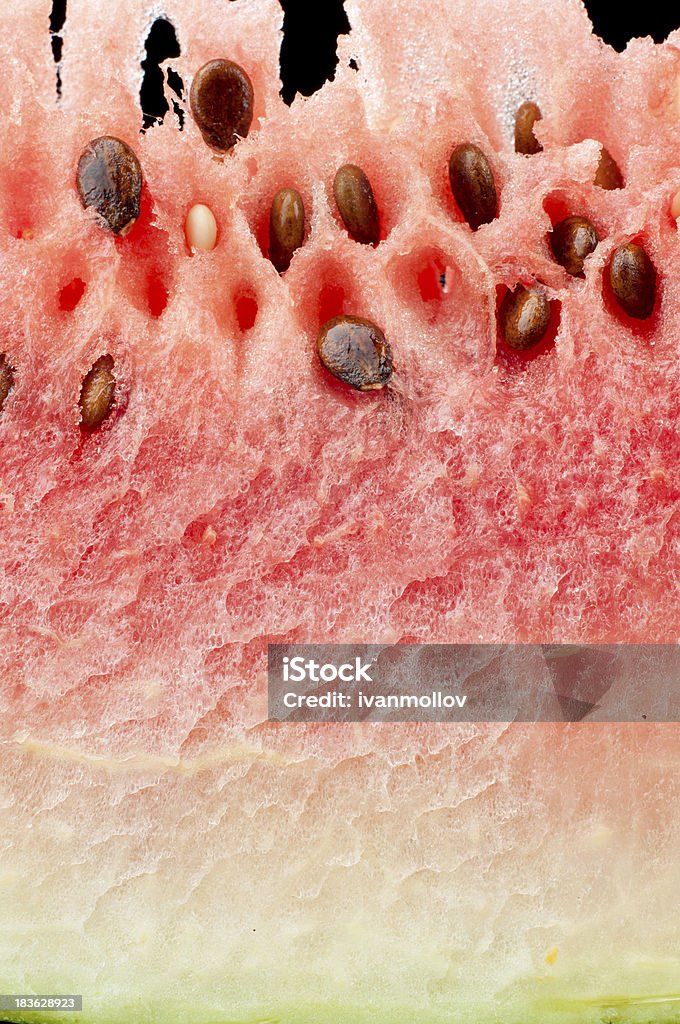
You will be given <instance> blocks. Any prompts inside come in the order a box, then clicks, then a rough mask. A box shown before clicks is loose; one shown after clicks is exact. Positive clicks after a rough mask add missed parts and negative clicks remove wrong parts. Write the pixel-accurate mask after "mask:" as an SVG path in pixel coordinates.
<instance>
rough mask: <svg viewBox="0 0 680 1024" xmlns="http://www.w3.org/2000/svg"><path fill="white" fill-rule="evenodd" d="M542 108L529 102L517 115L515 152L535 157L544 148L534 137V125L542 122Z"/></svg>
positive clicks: (523, 105) (524, 104)
mask: <svg viewBox="0 0 680 1024" xmlns="http://www.w3.org/2000/svg"><path fill="white" fill-rule="evenodd" d="M542 116H543V115H542V114H541V111H540V108H539V107H538V106H537V105H536V104H535V103H532V102H531V101H530V100H528V101H527V102H526V103H523V104H522V106H521V107H520V108H519V109H518V111H517V113H516V114H515V152H516V153H524V154H526V155H527V156H533V154H534V153H540V152H542V150H543V146H542V145H541V143H540V142H539V141H538V139H537V138H536V136H535V135H534V124H535V123H536V121H540V120H541V117H542Z"/></svg>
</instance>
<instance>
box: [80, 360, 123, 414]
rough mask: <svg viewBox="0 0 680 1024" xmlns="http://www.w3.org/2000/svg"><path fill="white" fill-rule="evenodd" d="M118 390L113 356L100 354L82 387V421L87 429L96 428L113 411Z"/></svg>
mask: <svg viewBox="0 0 680 1024" xmlns="http://www.w3.org/2000/svg"><path fill="white" fill-rule="evenodd" d="M115 392H116V378H115V377H114V375H113V359H112V358H111V356H109V355H106V356H100V357H99V359H98V360H97V361H96V363H94V365H93V366H92V369H91V370H90V371H89V373H87V374H86V376H85V379H84V380H83V385H82V388H81V389H80V401H79V405H80V413H81V416H80V422H81V425H82V426H83V427H84V428H85V429H86V430H95V429H96V427H98V426H99V425H100V424H101V423H103V422H104V420H105V419H106V418H107V416H109V414H110V413H111V409H112V408H113V400H114V397H115Z"/></svg>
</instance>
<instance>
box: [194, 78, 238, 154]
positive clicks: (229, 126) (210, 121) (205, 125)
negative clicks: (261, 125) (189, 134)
mask: <svg viewBox="0 0 680 1024" xmlns="http://www.w3.org/2000/svg"><path fill="white" fill-rule="evenodd" d="M189 104H190V106H191V113H192V116H193V118H194V121H195V122H196V124H197V125H198V128H199V131H200V133H201V135H202V136H203V141H204V142H205V143H206V145H208V146H210V148H211V149H214V150H216V151H217V152H218V153H227V152H228V151H229V150H230V149H231V148H232V147H233V146H235V145H236V143H237V142H238V140H239V138H241V139H244V138H245V137H246V136H247V134H248V132H249V131H250V126H251V124H252V123H253V85H252V82H251V81H250V78H249V77H248V75H247V74H246V72H245V71H244V70H243V68H242V67H240V66H239V65H238V64H234V63H233V61H230V60H222V59H219V60H211V61H208V63H207V64H204V65H203V67H202V68H200V69H199V70H198V71H197V72H196V74H195V75H194V80H193V82H192V83H191V91H190V93H189Z"/></svg>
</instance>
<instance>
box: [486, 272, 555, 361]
mask: <svg viewBox="0 0 680 1024" xmlns="http://www.w3.org/2000/svg"><path fill="white" fill-rule="evenodd" d="M550 314H551V305H550V302H549V300H548V299H547V298H546V297H545V295H544V294H543V293H542V292H540V291H538V290H537V289H536V288H525V287H524V286H523V285H518V286H517V288H515V290H514V292H510V291H509V292H508V293H507V294H506V296H505V298H504V299H503V301H502V303H501V307H500V310H499V311H498V316H499V320H500V325H501V331H502V333H503V337H504V338H505V340H506V341H507V343H508V345H509V346H510V348H514V349H517V350H518V351H523V350H524V349H527V348H533V346H534V345H537V344H538V342H539V341H540V340H541V338H542V337H543V335H544V334H545V332H546V331H547V330H548V326H549V324H550Z"/></svg>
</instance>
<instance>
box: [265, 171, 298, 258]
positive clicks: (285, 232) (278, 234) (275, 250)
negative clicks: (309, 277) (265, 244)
mask: <svg viewBox="0 0 680 1024" xmlns="http://www.w3.org/2000/svg"><path fill="white" fill-rule="evenodd" d="M304 236H305V205H304V203H303V201H302V196H301V195H300V193H299V192H296V191H295V189H294V188H282V189H281V191H280V192H277V193H276V195H275V196H274V199H273V201H272V207H271V211H270V214H269V258H270V260H271V261H272V263H273V264H274V266H275V267H276V269H277V270H278V272H279V273H280V274H283V273H284V271H286V270H288V267H289V266H290V261H291V260H292V258H293V253H294V252H295V251H296V249H299V248H300V246H301V245H302V242H303V240H304Z"/></svg>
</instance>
